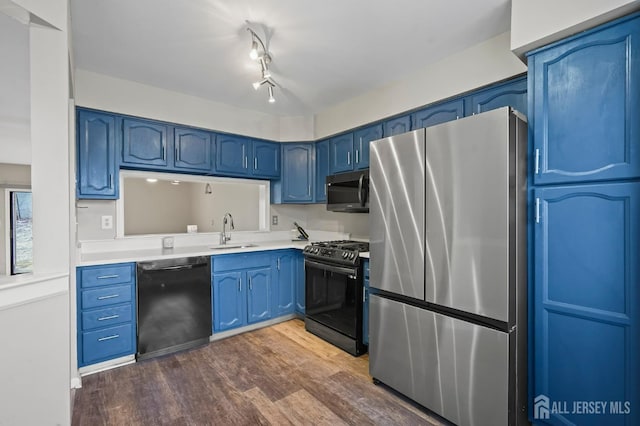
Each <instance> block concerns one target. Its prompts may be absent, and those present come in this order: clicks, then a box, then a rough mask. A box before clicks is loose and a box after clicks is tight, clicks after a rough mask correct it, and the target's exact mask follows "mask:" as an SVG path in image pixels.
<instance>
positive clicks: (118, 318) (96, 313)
mask: <svg viewBox="0 0 640 426" xmlns="http://www.w3.org/2000/svg"><path fill="white" fill-rule="evenodd" d="M132 318H133V308H132V306H131V304H130V303H127V304H126V305H121V306H112V307H109V308H103V309H96V310H93V311H88V312H82V330H91V329H92V328H98V327H110V326H112V325H116V324H122V323H123V322H131V320H132Z"/></svg>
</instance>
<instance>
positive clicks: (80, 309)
mask: <svg viewBox="0 0 640 426" xmlns="http://www.w3.org/2000/svg"><path fill="white" fill-rule="evenodd" d="M135 277H136V276H135V263H119V264H114V265H98V266H85V267H80V268H77V270H76V284H77V330H78V335H77V338H78V366H79V367H85V366H87V365H91V364H95V363H98V362H103V361H108V360H110V359H114V358H119V357H123V356H127V355H133V354H134V353H135V352H136V298H135Z"/></svg>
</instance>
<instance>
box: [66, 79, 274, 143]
mask: <svg viewBox="0 0 640 426" xmlns="http://www.w3.org/2000/svg"><path fill="white" fill-rule="evenodd" d="M212 84H215V82H213V81H212ZM75 96H76V97H75V101H76V105H77V106H83V107H88V108H96V109H100V110H104V111H112V112H118V113H122V114H129V115H134V116H139V117H147V118H153V119H156V120H164V121H168V122H172V123H180V124H185V125H190V126H196V127H202V128H205V129H211V130H218V131H222V132H230V133H236V134H241V135H246V136H254V137H259V138H266V139H272V140H279V138H280V135H279V131H280V130H279V129H280V119H279V117H278V116H275V115H269V114H264V113H261V112H256V111H249V110H245V109H241V108H236V107H232V106H229V105H225V104H222V103H219V102H214V101H210V100H206V99H203V98H197V97H195V96H189V95H184V94H182V93H177V92H172V91H169V90H165V89H160V88H157V87H153V86H149V85H146V84H141V83H136V82H133V81H128V80H122V79H119V78H114V77H109V76H106V75H103V74H98V73H94V72H90V71H86V70H81V69H77V70H76V73H75Z"/></svg>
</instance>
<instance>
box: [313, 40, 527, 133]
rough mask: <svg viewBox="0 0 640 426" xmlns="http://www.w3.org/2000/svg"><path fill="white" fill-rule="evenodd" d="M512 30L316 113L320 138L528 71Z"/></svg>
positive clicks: (316, 131) (316, 123) (316, 128)
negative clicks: (513, 41)
mask: <svg viewBox="0 0 640 426" xmlns="http://www.w3.org/2000/svg"><path fill="white" fill-rule="evenodd" d="M509 40H510V38H509V33H504V34H501V35H499V36H497V37H494V38H492V39H490V40H487V41H485V42H483V43H480V44H478V45H476V46H473V47H471V48H469V49H466V50H464V51H462V52H459V53H456V54H454V55H451V56H449V57H447V58H444V59H443V60H441V61H438V62H436V63H435V64H432V65H430V66H428V67H426V68H424V69H423V70H421V71H419V72H416V73H414V74H412V75H410V76H408V77H407V78H405V79H403V80H401V81H398V82H396V83H393V84H391V85H388V86H386V87H382V88H380V89H375V90H372V91H371V92H368V93H366V94H364V95H362V96H358V97H356V98H353V99H350V100H348V101H346V102H343V103H342V104H339V105H337V106H335V107H333V108H329V109H327V110H325V111H322V112H321V113H319V114H316V116H315V132H314V133H315V136H316V137H317V138H321V137H325V136H329V135H332V134H334V133H337V132H340V131H343V130H347V129H350V128H353V127H356V126H359V125H362V124H366V123H369V122H372V121H375V120H379V119H382V118H385V117H388V116H390V115H394V114H397V113H400V112H402V111H406V110H410V109H412V108H416V107H419V106H422V105H425V104H429V103H432V102H435V101H438V100H441V99H444V98H448V97H451V96H454V95H457V94H459V93H463V92H466V91H470V90H473V89H475V88H477V87H480V86H484V85H487V84H490V83H494V82H496V81H499V80H503V79H506V78H509V77H512V76H515V75H517V74H520V73H523V72H526V70H527V68H526V66H525V65H524V64H523V63H522V62H521V61H520V60H519V59H518V58H517V57H516V56H515V55H514V54H513V53H512V52H511V50H510V45H509Z"/></svg>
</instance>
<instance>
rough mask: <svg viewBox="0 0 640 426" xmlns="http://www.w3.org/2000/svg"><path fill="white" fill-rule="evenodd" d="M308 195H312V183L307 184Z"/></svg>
mask: <svg viewBox="0 0 640 426" xmlns="http://www.w3.org/2000/svg"><path fill="white" fill-rule="evenodd" d="M307 195H311V184H309V185H308V186H307Z"/></svg>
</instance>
